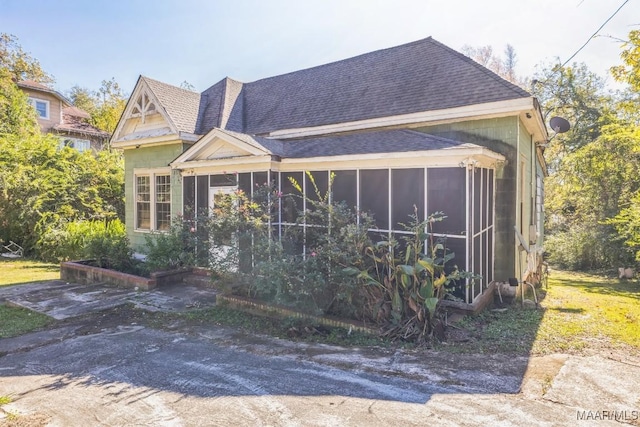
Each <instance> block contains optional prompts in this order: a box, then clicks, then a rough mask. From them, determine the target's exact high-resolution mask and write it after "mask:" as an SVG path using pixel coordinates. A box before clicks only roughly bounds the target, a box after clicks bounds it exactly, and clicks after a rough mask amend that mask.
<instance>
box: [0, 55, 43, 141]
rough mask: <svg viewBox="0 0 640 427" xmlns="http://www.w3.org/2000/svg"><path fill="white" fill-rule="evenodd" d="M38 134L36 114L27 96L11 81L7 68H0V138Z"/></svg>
mask: <svg viewBox="0 0 640 427" xmlns="http://www.w3.org/2000/svg"><path fill="white" fill-rule="evenodd" d="M38 133H40V127H39V126H38V122H37V119H36V112H35V110H34V109H33V107H31V106H30V105H29V104H28V102H27V95H26V94H25V93H24V92H23V91H21V90H20V89H19V88H18V86H17V85H16V83H15V82H14V81H13V78H12V74H11V72H10V71H9V70H8V69H7V68H3V67H0V136H1V135H19V136H21V137H29V136H33V135H36V134H38Z"/></svg>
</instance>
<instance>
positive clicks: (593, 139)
mask: <svg viewBox="0 0 640 427" xmlns="http://www.w3.org/2000/svg"><path fill="white" fill-rule="evenodd" d="M634 40H635V41H634ZM637 40H638V36H637V34H634V32H632V34H631V36H630V41H629V42H627V43H626V44H625V47H624V48H623V49H624V50H623V52H622V55H621V57H622V59H623V62H624V64H625V65H622V66H618V67H613V68H612V72H613V74H614V76H615V77H616V79H618V80H619V81H621V82H623V83H628V85H627V86H626V87H625V88H624V89H623V90H621V91H619V92H618V93H613V92H611V91H609V92H608V91H606V89H605V84H604V81H603V80H602V79H601V78H600V77H598V76H597V75H595V74H594V73H592V72H591V71H590V70H589V69H588V68H587V67H586V66H585V65H584V64H573V65H571V66H567V67H560V66H547V67H545V68H543V70H542V71H541V72H540V73H539V74H538V75H537V76H535V80H534V84H533V91H534V95H536V96H537V97H538V98H539V100H540V102H541V105H542V109H543V111H544V112H545V116H546V119H547V122H548V119H549V118H550V117H552V116H562V117H564V118H566V119H568V120H569V122H570V123H571V125H572V128H571V130H570V131H569V132H567V133H565V134H560V135H553V132H552V133H551V136H552V139H551V142H550V144H549V145H548V147H547V149H546V151H545V158H546V159H547V162H548V164H549V166H550V168H549V177H548V178H547V180H546V201H545V209H546V214H547V222H546V233H547V234H548V235H549V237H548V239H547V242H546V244H545V247H546V249H547V251H548V253H549V255H551V259H552V261H553V262H555V263H557V264H559V265H560V266H562V267H565V268H573V269H601V268H604V269H612V268H615V267H619V266H625V265H630V264H631V263H632V261H633V257H634V253H635V252H637V251H638V250H640V227H638V225H640V204H638V203H640V130H639V129H638V127H637V126H636V125H637V117H638V108H637V107H638V104H637V103H635V105H634V103H633V102H630V100H633V99H637V95H638V89H639V87H635V86H634V82H635V80H634V72H635V73H638V71H639V70H640V69H639V68H638V65H637V59H638V58H637V56H639V55H638V44H637ZM634 43H635V44H634ZM634 49H635V53H634ZM634 55H635V56H634ZM638 82H640V79H639V80H638ZM634 227H635V229H634Z"/></svg>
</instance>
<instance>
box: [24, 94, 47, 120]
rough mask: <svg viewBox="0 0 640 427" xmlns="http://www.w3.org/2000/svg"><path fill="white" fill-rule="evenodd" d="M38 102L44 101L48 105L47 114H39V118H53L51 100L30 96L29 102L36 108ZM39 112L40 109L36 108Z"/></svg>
mask: <svg viewBox="0 0 640 427" xmlns="http://www.w3.org/2000/svg"><path fill="white" fill-rule="evenodd" d="M36 102H43V103H44V104H45V105H46V106H47V115H46V116H45V117H42V116H40V114H38V118H39V119H43V120H51V105H50V103H49V101H47V100H46V99H40V98H35V97H33V96H30V97H29V104H31V105H32V106H33V108H34V109H36ZM37 112H38V110H37V109H36V113H37Z"/></svg>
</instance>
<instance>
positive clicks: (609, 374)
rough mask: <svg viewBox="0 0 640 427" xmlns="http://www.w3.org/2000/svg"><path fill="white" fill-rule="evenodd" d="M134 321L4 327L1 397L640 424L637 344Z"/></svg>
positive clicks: (429, 419)
mask: <svg viewBox="0 0 640 427" xmlns="http://www.w3.org/2000/svg"><path fill="white" fill-rule="evenodd" d="M2 291H3V290H0V297H2ZM90 319H91V318H90V317H89V318H83V320H82V321H83V322H90V321H91V320H90ZM126 320H127V319H125V318H123V319H122V322H119V323H117V324H106V325H105V326H104V327H102V328H98V329H95V330H93V329H88V328H87V327H86V325H83V324H82V323H81V322H77V323H73V322H70V323H68V324H65V325H63V326H61V327H58V328H54V329H51V330H48V331H40V332H34V333H32V334H27V335H24V336H21V337H16V338H11V339H3V340H0V354H1V355H2V356H0V396H2V395H10V396H11V397H12V400H13V401H12V403H10V404H8V405H5V406H3V409H4V410H5V411H6V412H10V413H14V414H18V416H19V417H24V419H25V420H26V419H31V418H29V417H32V419H34V420H37V422H39V423H40V424H33V425H42V424H43V423H46V424H48V425H52V426H86V425H139V424H142V425H154V426H155V425H158V426H164V425H167V426H183V425H184V426H191V425H193V426H196V425H198V426H200V425H287V426H296V425H300V426H316V425H317V426H330V425H336V426H338V425H339V426H344V425H426V424H434V425H440V426H459V425H465V426H480V425H482V426H485V425H492V426H519V425H531V426H564V425H566V426H569V425H571V426H575V425H598V426H603V425H618V426H619V425H625V424H627V425H640V421H639V416H640V414H639V412H640V388H639V387H638V384H640V361H639V360H637V359H632V358H630V357H629V358H625V357H620V356H619V355H616V356H614V355H592V356H573V355H564V354H556V355H549V356H544V357H529V358H527V357H506V356H499V355H487V354H475V355H469V354H451V353H447V352H437V351H432V350H424V349H415V350H402V349H400V350H397V349H393V350H391V349H379V348H373V349H372V348H343V347H338V346H330V345H322V344H310V343H299V342H291V341H288V340H282V339H277V338H273V337H268V336H258V335H252V334H246V333H239V332H238V331H236V330H233V329H229V328H224V327H219V326H215V325H205V326H203V325H199V326H193V325H187V324H179V323H177V324H175V325H170V326H169V327H168V328H165V329H162V330H160V329H154V328H150V327H147V326H145V325H143V324H138V323H136V322H130V321H126ZM80 331H82V332H80ZM1 417H2V416H1V415H0V425H2V422H3V420H2V418H1ZM616 418H617V419H616Z"/></svg>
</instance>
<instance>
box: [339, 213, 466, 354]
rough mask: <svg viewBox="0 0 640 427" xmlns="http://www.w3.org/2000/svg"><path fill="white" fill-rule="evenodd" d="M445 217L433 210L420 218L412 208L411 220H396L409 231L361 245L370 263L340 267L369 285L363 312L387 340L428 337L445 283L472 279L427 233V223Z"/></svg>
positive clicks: (432, 329) (429, 231)
mask: <svg viewBox="0 0 640 427" xmlns="http://www.w3.org/2000/svg"><path fill="white" fill-rule="evenodd" d="M445 218H446V217H445V216H444V215H443V214H442V213H441V212H438V213H435V214H432V215H430V216H429V217H428V218H427V219H426V220H423V221H421V220H420V219H419V218H418V214H417V209H416V212H415V213H414V215H413V216H411V221H410V222H409V223H408V224H402V225H403V227H404V228H405V230H406V231H408V232H409V233H410V234H407V235H403V236H402V237H401V241H400V242H398V241H397V240H396V239H394V238H393V237H391V238H387V239H384V240H382V241H380V242H377V243H376V244H374V245H372V246H370V247H368V248H366V253H367V255H368V257H369V260H370V261H371V262H370V263H369V265H368V266H367V268H366V269H363V270H358V269H357V268H353V267H349V268H347V269H346V270H347V271H349V272H350V273H351V274H353V275H357V276H358V277H359V278H360V279H361V280H362V284H363V285H364V286H366V285H369V286H371V287H370V288H369V293H370V298H369V300H370V301H371V302H372V303H373V304H372V305H370V306H369V310H370V312H369V315H370V316H371V318H372V320H375V321H376V323H378V324H380V325H381V326H382V327H383V328H384V335H385V336H388V337H389V338H391V339H393V340H395V339H402V340H408V341H427V340H429V339H430V338H431V337H432V335H433V332H434V330H435V327H436V325H437V323H438V318H437V310H438V302H439V301H440V300H442V299H443V298H444V297H445V295H446V294H447V292H448V291H449V289H448V286H449V285H452V284H454V282H456V281H460V282H463V283H464V282H468V281H469V280H475V278H476V277H475V276H474V275H473V274H470V273H466V272H461V271H459V270H458V268H457V266H455V265H453V266H452V265H450V261H452V260H453V259H454V257H455V254H454V253H452V252H450V251H449V250H448V249H447V248H446V247H445V246H444V244H443V243H442V242H441V241H440V240H438V239H435V238H434V236H433V234H432V233H431V230H432V226H433V223H434V222H437V221H442V220H444V219H445ZM425 242H426V244H425Z"/></svg>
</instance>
